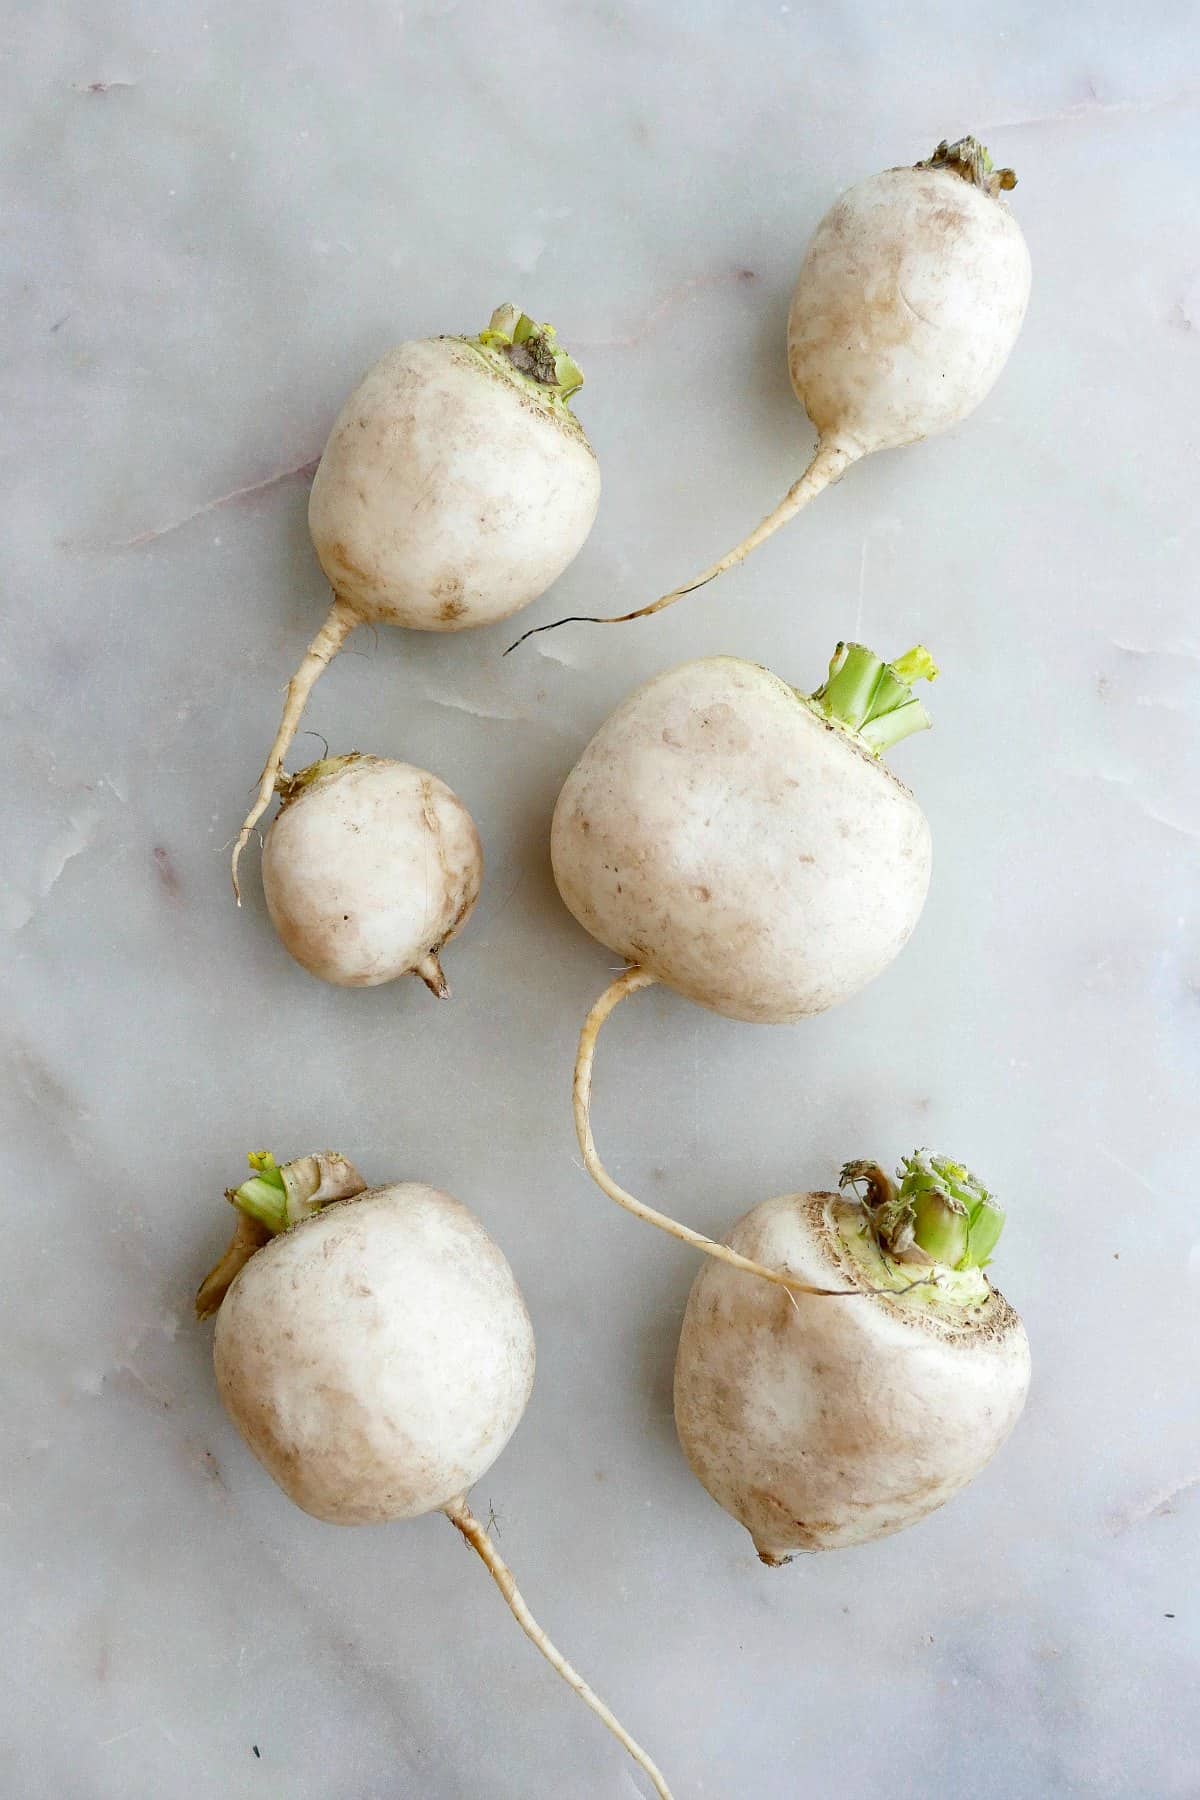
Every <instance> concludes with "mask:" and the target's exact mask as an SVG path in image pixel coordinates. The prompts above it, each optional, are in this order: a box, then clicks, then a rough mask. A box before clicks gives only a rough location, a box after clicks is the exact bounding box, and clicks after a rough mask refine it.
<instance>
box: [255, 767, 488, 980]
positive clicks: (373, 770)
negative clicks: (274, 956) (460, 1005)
mask: <svg viewBox="0 0 1200 1800" xmlns="http://www.w3.org/2000/svg"><path fill="white" fill-rule="evenodd" d="M262 879H263V893H264V896H265V898H266V903H267V911H268V912H269V913H270V915H271V922H272V924H273V925H274V926H275V929H276V931H277V932H278V934H279V938H280V941H281V942H282V944H283V946H284V948H285V949H286V950H287V951H288V953H289V954H290V955H291V956H292V957H294V958H295V960H296V961H297V962H298V963H299V964H300V965H301V967H302V968H305V969H307V970H308V971H309V973H310V974H312V975H316V976H318V977H319V978H320V979H321V980H322V981H329V982H333V983H335V984H336V985H337V986H340V987H376V986H378V985H379V984H380V983H381V982H385V981H394V980H396V979H397V978H398V977H399V976H401V975H407V974H416V975H419V976H420V977H421V979H422V980H423V981H424V982H425V983H426V985H427V986H428V987H429V988H430V989H431V991H432V992H433V993H434V994H436V995H437V996H438V997H439V998H444V997H445V996H446V995H447V994H448V993H449V988H448V986H447V984H446V980H445V976H444V975H443V973H442V969H441V964H440V962H439V960H438V954H439V952H440V951H441V949H442V947H443V946H444V945H445V944H446V943H448V942H449V941H450V939H451V938H453V937H455V936H456V935H457V934H458V932H459V931H460V930H461V929H462V927H463V925H464V924H465V923H466V921H467V919H468V918H469V917H470V914H471V911H472V909H473V907H474V905H475V902H476V900H477V899H478V896H479V891H480V887H481V885H482V882H483V848H482V845H481V844H480V841H479V833H478V831H477V830H476V828H475V823H474V820H473V819H472V818H471V815H470V813H469V812H468V811H467V809H466V807H465V806H464V805H463V803H462V801H461V800H460V799H459V798H458V796H457V795H456V794H454V793H453V792H452V791H451V789H450V788H448V787H447V786H446V784H445V782H443V781H439V780H438V778H437V776H436V775H430V774H428V773H427V772H426V771H425V770H424V769H417V768H414V767H413V766H412V765H411V764H409V763H401V762H392V761H389V760H387V759H385V758H382V757H376V756H357V755H355V756H349V757H336V758H331V759H327V760H326V761H325V762H321V763H316V764H314V765H313V767H312V768H311V769H309V770H305V771H303V772H302V773H301V774H300V775H298V776H296V777H294V778H293V779H292V780H291V781H290V782H288V783H287V784H286V786H285V792H284V803H283V805H282V807H281V809H280V811H279V812H278V814H277V815H276V817H275V819H274V821H273V822H272V824H271V828H270V830H269V832H268V833H267V838H266V842H265V844H264V846H263V858H262Z"/></svg>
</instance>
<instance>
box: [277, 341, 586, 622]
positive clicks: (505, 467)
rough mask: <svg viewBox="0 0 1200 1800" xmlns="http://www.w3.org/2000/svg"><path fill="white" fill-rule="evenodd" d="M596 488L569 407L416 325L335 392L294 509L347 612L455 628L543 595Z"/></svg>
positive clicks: (579, 532) (500, 615)
mask: <svg viewBox="0 0 1200 1800" xmlns="http://www.w3.org/2000/svg"><path fill="white" fill-rule="evenodd" d="M599 502H600V471H599V464H598V463H597V461H596V456H595V453H594V451H593V450H592V447H591V445H590V444H589V443H588V440H587V438H586V436H585V435H584V432H583V430H582V428H581V427H580V425H579V423H578V421H577V420H576V419H575V417H574V414H573V413H572V412H571V411H570V410H569V408H567V407H566V406H557V407H555V406H552V405H550V404H548V403H547V404H539V402H538V400H537V398H536V396H535V395H533V394H531V393H530V392H529V391H528V390H527V389H520V388H518V387H517V386H515V385H514V383H513V382H512V381H510V380H508V379H506V378H505V376H504V375H503V374H502V373H500V372H499V371H498V369H497V368H496V366H495V364H494V363H493V362H490V361H485V360H484V359H483V358H481V356H480V354H479V352H478V351H477V350H475V349H473V348H472V347H471V346H470V345H469V344H468V343H466V342H464V341H463V340H461V339H455V338H428V339H424V340H420V341H417V342H415V343H408V344H401V345H400V346H399V347H398V348H397V349H395V350H392V351H390V352H389V353H388V354H387V355H386V356H385V357H383V358H382V360H381V361H380V362H378V363H376V365H375V367H374V368H373V369H372V370H371V371H370V372H369V374H367V375H366V376H365V377H364V379H363V381H362V382H361V383H360V385H359V386H358V387H357V388H356V389H355V390H354V392H353V394H351V396H350V398H349V399H348V400H347V402H346V404H345V406H344V407H343V408H342V410H341V412H340V414H339V415H338V418H337V421H336V423H335V424H334V427H333V430H332V431H331V432H330V435H329V441H328V443H327V444H326V446H325V452H324V455H323V456H322V458H321V461H320V464H319V466H318V468H317V473H316V478H315V479H314V481H313V485H312V493H311V496H310V499H309V506H308V523H309V530H310V532H311V533H312V540H313V544H314V546H315V548H316V552H317V556H318V557H319V559H320V562H321V567H322V568H323V569H324V571H325V573H326V575H327V576H328V578H329V582H330V585H331V587H332V588H333V590H334V593H335V594H337V595H338V597H339V598H340V599H342V600H343V601H345V602H346V603H347V604H348V605H350V606H352V607H353V608H354V610H355V611H356V612H357V613H358V615H359V617H360V618H362V619H364V620H368V621H371V622H373V623H377V624H387V625H404V626H408V627H409V628H410V629H412V630H416V631H466V630H469V629H471V628H472V627H473V626H477V625H493V624H496V623H497V622H498V621H499V620H501V619H507V618H509V617H511V615H512V614H513V613H515V612H519V611H520V609H521V608H522V607H523V606H528V605H529V603H530V601H531V600H536V599H537V598H538V596H539V595H541V594H543V593H545V591H546V589H547V588H548V587H549V586H550V585H551V583H552V582H554V581H556V580H557V579H558V577H559V576H560V575H561V574H562V572H563V570H564V569H565V568H566V567H567V565H568V564H569V563H570V562H572V561H573V559H574V558H575V556H576V555H577V554H578V552H579V551H580V549H581V548H582V547H583V543H584V540H585V539H586V538H587V535H588V533H589V531H590V530H591V528H592V525H593V523H594V521H595V517H596V509H597V507H598V505H599Z"/></svg>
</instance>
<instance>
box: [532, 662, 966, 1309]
mask: <svg viewBox="0 0 1200 1800" xmlns="http://www.w3.org/2000/svg"><path fill="white" fill-rule="evenodd" d="M936 674H937V669H936V667H935V666H934V663H933V660H932V658H931V657H930V655H929V652H928V651H927V650H925V649H924V648H923V647H921V646H918V647H916V648H915V649H913V650H910V651H909V652H908V653H907V654H906V655H905V656H902V657H899V658H897V660H896V661H895V662H894V663H885V662H883V661H882V660H881V658H879V657H878V656H876V655H875V654H874V652H873V651H871V650H868V649H867V648H866V647H865V646H864V645H862V644H839V645H838V647H837V650H836V651H835V653H834V656H833V658H832V661H831V662H830V666H829V676H828V679H827V680H826V681H825V682H824V683H823V684H822V686H821V687H819V688H818V689H817V690H816V691H815V693H811V694H806V693H803V692H801V691H800V690H798V689H796V688H792V687H789V686H788V685H787V683H786V682H783V681H781V680H780V679H779V677H778V676H776V675H772V674H771V673H770V671H769V670H767V669H763V668H760V667H759V666H758V665H757V664H755V663H748V662H743V661H741V660H740V659H738V658H736V657H729V656H717V657H707V658H705V659H703V660H702V661H699V662H692V663H684V664H682V665H681V666H680V667H679V668H676V669H671V670H669V671H668V672H667V673H666V674H665V675H660V676H658V677H657V678H656V679H654V680H652V681H649V682H647V683H646V684H645V685H644V686H643V687H641V688H639V689H637V691H636V692H635V693H634V694H632V695H631V696H630V697H629V699H628V700H626V701H625V703H624V704H623V705H622V706H619V707H618V708H617V710H616V712H615V713H613V714H612V716H611V717H610V718H609V719H608V720H607V721H606V722H605V724H604V725H602V726H601V728H600V730H599V731H598V732H597V733H596V736H595V737H594V738H593V739H592V741H591V743H590V744H589V745H588V746H587V748H586V750H585V751H584V753H583V755H582V756H581V757H580V759H579V761H578V763H577V764H576V765H575V767H574V769H573V770H572V771H571V773H570V774H569V775H568V777H567V779H566V781H565V782H564V784H563V788H562V792H561V793H560V795H559V797H558V803H557V805H556V807H555V810H554V820H553V824H552V827H551V839H550V850H551V860H552V863H553V867H554V877H555V880H556V882H557V883H558V890H559V893H560V894H561V895H562V898H563V900H564V901H565V903H566V905H567V906H568V907H569V909H570V910H571V912H572V913H574V915H575V917H576V918H577V919H578V920H579V922H580V924H581V925H583V926H584V927H585V929H586V930H587V931H589V932H590V933H591V934H592V936H593V937H595V938H598V939H599V940H600V942H601V943H602V944H604V945H606V946H607V947H608V949H610V950H613V951H615V952H616V953H617V954H618V955H620V956H622V957H624V958H625V959H626V960H627V961H628V962H630V963H631V964H632V965H633V966H632V967H631V968H629V969H627V970H626V971H625V972H624V973H623V974H621V975H619V976H618V977H617V979H616V980H615V981H613V982H612V983H611V985H610V986H609V987H608V988H607V990H606V991H605V992H604V993H603V994H602V995H601V997H600V999H599V1000H598V1001H597V1002H596V1004H595V1006H594V1007H593V1008H592V1010H591V1012H590V1013H589V1015H588V1017H587V1020H586V1021H585V1023H584V1027H583V1031H582V1033H581V1035H580V1040H579V1050H578V1055H577V1058H576V1063H575V1082H574V1106H575V1129H576V1133H577V1135H578V1138H579V1147H580V1150H581V1152H582V1155H583V1160H584V1165H585V1167H586V1168H587V1170H588V1172H589V1174H590V1175H591V1176H592V1178H593V1180H594V1181H595V1182H596V1184H597V1185H598V1186H599V1187H600V1188H601V1189H602V1190H603V1192H604V1193H606V1194H608V1195H609V1197H610V1198H611V1199H613V1200H616V1201H617V1202H618V1204H619V1205H621V1206H624V1207H625V1208H626V1209H627V1210H628V1211H629V1212H632V1213H634V1214H635V1215H636V1216H637V1217H639V1218H641V1219H643V1220H645V1221H646V1222H647V1223H649V1224H653V1225H657V1226H658V1227H659V1228H660V1229H661V1230H663V1231H667V1232H669V1233H670V1234H671V1235H672V1236H675V1237H678V1238H680V1239H682V1241H683V1242H685V1243H689V1244H692V1245H693V1246H694V1247H695V1248H697V1249H700V1250H703V1251H704V1252H705V1253H706V1254H707V1255H709V1256H715V1257H718V1258H721V1259H723V1260H725V1261H727V1262H731V1263H734V1264H736V1265H737V1266H738V1267H742V1268H744V1267H748V1266H750V1265H749V1264H747V1262H746V1259H745V1258H744V1257H742V1256H740V1255H739V1254H738V1253H736V1252H735V1251H733V1250H732V1249H730V1248H729V1247H728V1246H726V1245H722V1244H717V1243H714V1242H713V1240H712V1239H711V1238H708V1237H705V1236H704V1234H703V1233H701V1232H696V1231H692V1230H691V1229H690V1228H689V1227H687V1226H685V1225H681V1224H679V1223H678V1221H676V1220H674V1219H670V1218H668V1217H667V1216H666V1215H665V1214H664V1213H660V1212H658V1211H656V1210H655V1209H654V1208H653V1207H649V1206H647V1205H645V1203H644V1202H643V1201H640V1200H638V1199H637V1198H636V1197H635V1196H634V1195H632V1194H631V1193H629V1192H628V1191H627V1190H626V1189H625V1188H623V1187H621V1186H620V1185H619V1184H618V1183H617V1182H616V1181H614V1179H613V1178H612V1176H611V1175H610V1174H609V1173H608V1171H607V1169H606V1168H605V1167H604V1165H603V1163H602V1162H601V1160H600V1157H599V1154H598V1152H597V1150H596V1145H595V1140H594V1138H593V1135H592V1127H591V1118H590V1114H591V1093H592V1063H593V1058H594V1056H595V1050H596V1040H597V1037H598V1035H599V1032H600V1028H601V1026H602V1025H603V1024H604V1022H605V1020H606V1019H607V1018H608V1016H609V1014H610V1013H611V1012H612V1011H613V1009H614V1007H616V1006H617V1005H619V1004H620V1002H621V1001H622V1000H624V999H625V998H626V997H627V996H628V995H630V994H633V993H637V992H638V991H639V990H640V989H643V988H647V987H651V986H653V985H654V983H656V982H662V983H663V984H664V985H665V986H667V987H670V988H673V989H674V990H675V991H676V992H677V993H679V994H682V995H683V996H684V997H685V998H686V999H689V1000H694V1001H696V1002H697V1004H698V1005H700V1006H705V1007H708V1008H709V1009H710V1010H711V1011H713V1012H718V1013H721V1014H723V1015H724V1016H725V1017H726V1018H731V1019H744V1020H749V1021H753V1022H757V1023H764V1024H781V1023H788V1022H791V1021H794V1020H797V1019H801V1018H804V1017H806V1016H809V1015H811V1014H814V1013H820V1012H824V1011H825V1010H826V1009H827V1008H829V1007H831V1006H834V1005H836V1004H837V1003H838V1002H839V1001H841V1000H845V999H847V998H849V997H850V995H852V994H855V993H857V992H858V991H859V989H860V988H862V987H864V986H865V985H866V984H867V982H869V981H871V980H872V979H873V978H874V977H875V976H877V975H879V974H881V973H882V971H883V970H884V969H885V968H886V967H887V966H888V964H889V963H890V962H891V961H892V959H893V958H894V957H895V956H896V955H897V954H898V952H899V951H900V949H901V948H902V947H903V945H904V944H905V943H906V941H907V939H908V937H909V935H910V933H911V932H912V930H913V928H914V926H915V925H916V922H917V920H918V918H919V917H920V913H921V908H922V906H923V905H924V902H925V895H926V892H927V890H928V887H929V875H930V863H931V845H930V834H929V826H928V824H927V822H926V820H925V815H924V813H923V812H922V811H921V808H920V806H919V805H918V804H917V801H916V799H915V798H914V797H913V795H912V794H911V793H910V792H909V790H908V789H907V788H906V787H905V786H904V785H903V784H902V783H901V782H900V781H898V780H897V779H896V777H895V776H894V775H893V774H892V773H891V771H890V770H889V769H888V768H887V767H886V766H885V764H884V763H883V761H882V756H883V752H884V751H885V750H886V749H889V748H891V747H892V746H894V745H895V744H897V743H899V742H900V741H901V740H902V739H903V738H905V737H907V736H909V735H910V734H911V733H912V732H916V731H921V730H924V729H925V728H926V727H927V726H928V725H929V722H930V721H929V715H928V713H927V712H926V711H925V708H924V706H923V705H922V704H921V702H920V700H919V699H918V698H917V696H916V695H915V694H914V693H913V691H912V685H911V684H912V682H913V681H914V680H916V679H917V678H918V677H922V678H925V679H929V680H932V679H933V678H934V677H935V676H936ZM760 1272H761V1273H763V1274H765V1275H767V1277H768V1279H769V1280H772V1281H778V1280H780V1279H781V1277H780V1276H779V1275H778V1273H777V1272H775V1271H770V1270H766V1269H764V1270H761V1271H760Z"/></svg>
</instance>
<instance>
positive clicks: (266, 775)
mask: <svg viewBox="0 0 1200 1800" xmlns="http://www.w3.org/2000/svg"><path fill="white" fill-rule="evenodd" d="M361 624H362V615H361V614H360V613H357V612H355V610H354V608H353V607H352V606H349V605H347V603H346V601H345V600H339V599H337V598H336V597H335V599H334V602H333V605H332V606H331V607H330V609H329V611H328V612H327V613H326V615H325V623H324V624H323V625H322V627H321V629H320V631H318V633H317V635H316V637H315V638H314V639H313V641H312V643H311V644H310V645H309V646H308V649H307V650H306V651H305V653H304V661H303V662H302V663H301V664H300V667H299V668H298V669H297V670H296V673H295V674H294V675H293V676H292V679H291V680H290V681H289V682H288V691H287V700H286V701H285V702H284V708H283V717H282V719H280V721H279V730H278V731H277V732H276V733H275V742H274V743H273V744H272V745H271V754H270V755H269V756H268V757H267V762H266V767H265V768H264V769H263V772H262V780H261V781H260V782H259V784H258V793H257V795H256V796H255V800H254V805H253V806H252V807H251V808H250V811H249V812H248V813H247V815H246V820H245V823H244V824H243V826H242V829H241V831H240V832H239V833H238V836H237V842H236V843H235V844H234V846H233V856H232V858H231V860H230V869H231V872H232V875H233V892H234V897H235V899H236V900H237V903H238V905H239V906H240V905H241V904H242V890H241V887H240V886H239V883H238V863H239V861H240V860H241V855H242V851H243V850H244V849H245V848H246V845H247V844H248V843H249V841H250V833H251V832H252V831H253V830H254V827H255V826H256V825H257V824H258V821H259V820H260V819H261V818H262V816H263V814H264V813H265V812H266V810H267V808H268V806H270V804H271V797H272V795H273V794H274V792H275V784H276V782H277V781H278V780H279V775H280V771H281V770H282V768H283V759H284V757H285V756H286V755H287V753H288V750H289V748H290V746H291V742H292V739H293V738H294V737H295V735H296V732H297V729H298V727H299V724H300V719H301V716H302V714H303V712H304V708H305V705H306V704H307V701H308V696H309V695H310V694H311V693H312V691H313V688H314V687H315V686H316V683H317V679H318V677H319V676H321V675H323V674H324V672H325V670H326V669H327V668H328V667H329V665H330V663H331V662H332V661H333V659H334V657H335V656H336V655H337V653H338V651H339V650H340V649H341V647H342V645H343V644H344V643H345V641H346V639H347V638H348V637H349V635H350V633H351V632H352V631H353V630H354V627H355V626H356V625H361Z"/></svg>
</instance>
